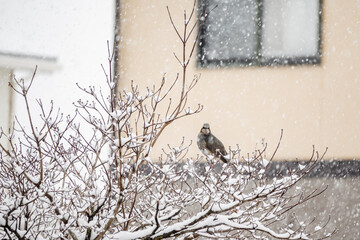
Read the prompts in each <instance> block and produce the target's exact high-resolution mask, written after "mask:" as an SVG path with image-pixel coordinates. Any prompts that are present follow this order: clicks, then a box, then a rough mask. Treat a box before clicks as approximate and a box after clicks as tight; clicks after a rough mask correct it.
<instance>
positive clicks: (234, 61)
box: [197, 0, 323, 68]
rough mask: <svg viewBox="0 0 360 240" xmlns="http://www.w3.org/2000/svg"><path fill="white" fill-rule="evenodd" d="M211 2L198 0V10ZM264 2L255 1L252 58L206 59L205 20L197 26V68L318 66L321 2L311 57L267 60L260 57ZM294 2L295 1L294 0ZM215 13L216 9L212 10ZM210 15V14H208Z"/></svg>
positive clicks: (319, 59)
mask: <svg viewBox="0 0 360 240" xmlns="http://www.w3.org/2000/svg"><path fill="white" fill-rule="evenodd" d="M210 1H211V0H199V3H198V4H199V9H204V8H206V7H209V6H210V8H211V7H213V6H211V5H210V4H209V2H210ZM263 1H264V0H257V4H258V12H257V19H259V21H258V22H257V24H256V25H257V30H256V34H255V35H256V39H257V43H256V52H255V54H254V56H255V57H254V58H231V59H224V60H222V59H206V55H205V48H206V47H205V46H206V37H205V36H206V35H205V34H206V27H207V19H205V21H204V22H203V24H199V28H198V31H199V42H198V54H197V65H198V67H204V68H207V67H234V66H235V67H236V66H238V67H252V66H260V67H261V66H294V65H320V64H321V58H322V18H323V16H322V15H323V0H317V1H319V15H318V17H319V28H318V40H317V52H316V54H314V55H312V56H294V57H273V58H268V57H265V56H262V53H261V48H262V37H263V34H262V28H263V18H264V5H263ZM295 1H296V0H295ZM213 11H216V8H215V9H214V10H213ZM210 14H211V13H210Z"/></svg>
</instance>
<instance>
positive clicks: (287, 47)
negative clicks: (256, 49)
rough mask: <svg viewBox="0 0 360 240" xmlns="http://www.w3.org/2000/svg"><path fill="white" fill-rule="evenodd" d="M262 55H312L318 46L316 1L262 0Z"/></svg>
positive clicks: (317, 6) (317, 4)
mask: <svg viewBox="0 0 360 240" xmlns="http://www.w3.org/2000/svg"><path fill="white" fill-rule="evenodd" d="M263 4H264V5H263V7H264V8H263V9H264V11H263V32H262V55H263V56H264V57H268V58H272V57H285V58H286V57H306V56H316V55H317V54H318V48H319V10H320V6H319V0H264V2H263Z"/></svg>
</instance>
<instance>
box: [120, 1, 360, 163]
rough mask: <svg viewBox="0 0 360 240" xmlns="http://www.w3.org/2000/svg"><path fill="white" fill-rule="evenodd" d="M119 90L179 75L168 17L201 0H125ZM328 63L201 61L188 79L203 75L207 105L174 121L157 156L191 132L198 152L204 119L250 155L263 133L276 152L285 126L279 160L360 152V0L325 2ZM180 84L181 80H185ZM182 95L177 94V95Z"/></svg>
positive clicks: (200, 98)
mask: <svg viewBox="0 0 360 240" xmlns="http://www.w3.org/2000/svg"><path fill="white" fill-rule="evenodd" d="M121 4H122V5H121V23H120V28H121V48H120V64H119V69H120V70H119V72H120V83H119V89H122V88H124V87H127V86H128V84H129V82H130V80H134V81H135V82H136V83H137V84H139V85H140V88H143V89H144V87H145V86H146V85H152V84H153V83H159V82H160V80H161V77H162V75H163V73H167V77H168V78H169V79H174V78H175V75H176V73H178V72H180V71H181V69H180V66H179V64H178V62H177V61H176V59H175V58H174V56H173V52H175V53H177V54H179V55H180V54H181V43H180V42H179V40H178V39H177V36H176V33H175V32H174V31H173V29H172V26H171V24H170V21H169V19H168V15H167V11H166V6H169V8H170V11H171V12H172V15H173V18H174V22H175V24H177V25H181V24H182V22H183V10H184V9H187V11H188V12H190V10H191V7H192V4H193V1H190V0H189V1H181V2H179V1H176V0H167V1H158V0H124V1H122V3H121ZM322 7H323V16H322V41H323V42H322V52H323V57H322V63H321V65H316V66H309V65H307V66H295V67H289V66H284V67H248V68H244V67H230V68H226V69H216V68H208V69H207V68H198V67H197V66H196V59H195V58H193V59H192V62H191V64H190V66H189V69H188V70H189V71H188V78H189V80H191V78H192V75H193V74H196V73H201V80H200V82H199V84H198V85H197V86H196V87H195V89H194V90H193V92H192V93H191V95H190V100H191V101H190V102H189V105H190V106H193V107H196V106H197V103H201V104H203V105H204V110H203V111H202V112H201V113H200V114H198V115H196V116H193V117H189V118H184V119H181V120H179V121H177V122H175V123H174V124H173V125H172V126H170V127H169V128H168V129H167V130H166V131H165V132H164V135H163V136H162V137H161V138H160V139H159V141H158V142H157V145H156V146H155V149H154V150H155V151H154V154H158V153H160V152H161V150H160V149H161V148H162V147H166V144H167V143H170V144H172V145H174V144H178V143H180V142H181V140H182V137H183V136H185V139H186V140H187V141H190V140H192V141H193V143H194V144H193V145H192V147H191V149H190V150H191V151H190V152H189V156H196V154H199V153H200V152H199V151H198V150H197V147H196V144H195V141H196V135H197V133H198V131H199V130H200V128H201V126H202V124H203V123H204V122H208V123H210V126H211V128H212V131H213V133H214V134H215V135H216V136H218V137H219V138H220V139H221V140H222V141H223V142H224V144H225V145H226V146H235V145H236V144H239V145H240V147H241V149H242V151H243V153H244V154H245V153H246V152H251V151H253V149H254V147H255V144H256V143H260V142H261V139H262V138H265V140H266V141H267V142H268V144H269V151H268V155H271V154H270V153H271V150H273V149H274V148H275V147H276V145H277V140H278V138H279V135H280V129H284V137H283V141H282V145H281V148H280V150H279V151H278V154H277V159H294V158H299V159H306V158H308V157H310V155H311V151H312V145H313V144H314V145H315V146H316V148H317V149H318V150H319V151H323V150H325V147H329V151H328V153H327V155H326V158H338V159H353V158H359V157H360V141H359V140H360V124H359V122H360V112H359V110H358V107H359V104H360V95H359V92H360V82H359V81H360V77H359V73H360V64H359V62H360V57H359V53H360V46H359V44H360V43H359V39H360V2H359V1H356V0H349V1H341V2H340V1H335V0H327V1H323V6H322ZM178 87H179V85H178ZM175 96H176V95H175Z"/></svg>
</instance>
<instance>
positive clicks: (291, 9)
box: [198, 0, 321, 66]
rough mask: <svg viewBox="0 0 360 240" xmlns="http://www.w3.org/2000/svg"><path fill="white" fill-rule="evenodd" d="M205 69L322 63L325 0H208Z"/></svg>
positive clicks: (203, 34) (202, 56)
mask: <svg viewBox="0 0 360 240" xmlns="http://www.w3.org/2000/svg"><path fill="white" fill-rule="evenodd" d="M215 5H218V6H217V8H215V9H214V10H213V11H212V12H211V13H210V14H209V16H208V17H207V18H206V21H205V23H204V24H203V25H202V26H201V28H200V31H201V32H200V33H201V34H200V44H199V58H198V61H199V63H200V65H201V66H211V65H215V66H227V65H243V66H251V65H273V64H276V65H277V64H314V63H320V20H321V1H320V0H202V1H201V4H200V7H202V8H203V7H209V8H211V7H212V6H215Z"/></svg>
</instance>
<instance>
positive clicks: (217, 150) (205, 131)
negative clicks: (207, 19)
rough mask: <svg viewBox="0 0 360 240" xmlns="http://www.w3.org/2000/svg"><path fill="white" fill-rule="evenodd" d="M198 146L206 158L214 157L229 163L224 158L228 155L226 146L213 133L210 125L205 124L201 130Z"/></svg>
mask: <svg viewBox="0 0 360 240" xmlns="http://www.w3.org/2000/svg"><path fill="white" fill-rule="evenodd" d="M197 145H198V147H199V149H200V151H201V152H202V153H203V154H204V155H205V156H209V155H214V156H215V157H217V158H220V160H221V161H223V162H224V163H227V162H228V160H227V159H226V158H225V157H224V156H226V155H227V152H226V150H225V147H224V144H223V143H222V142H221V141H220V140H219V139H218V138H217V137H215V136H214V135H213V134H212V133H211V130H210V125H209V124H208V123H204V125H203V127H202V128H201V130H200V132H199V134H198V136H197Z"/></svg>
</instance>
